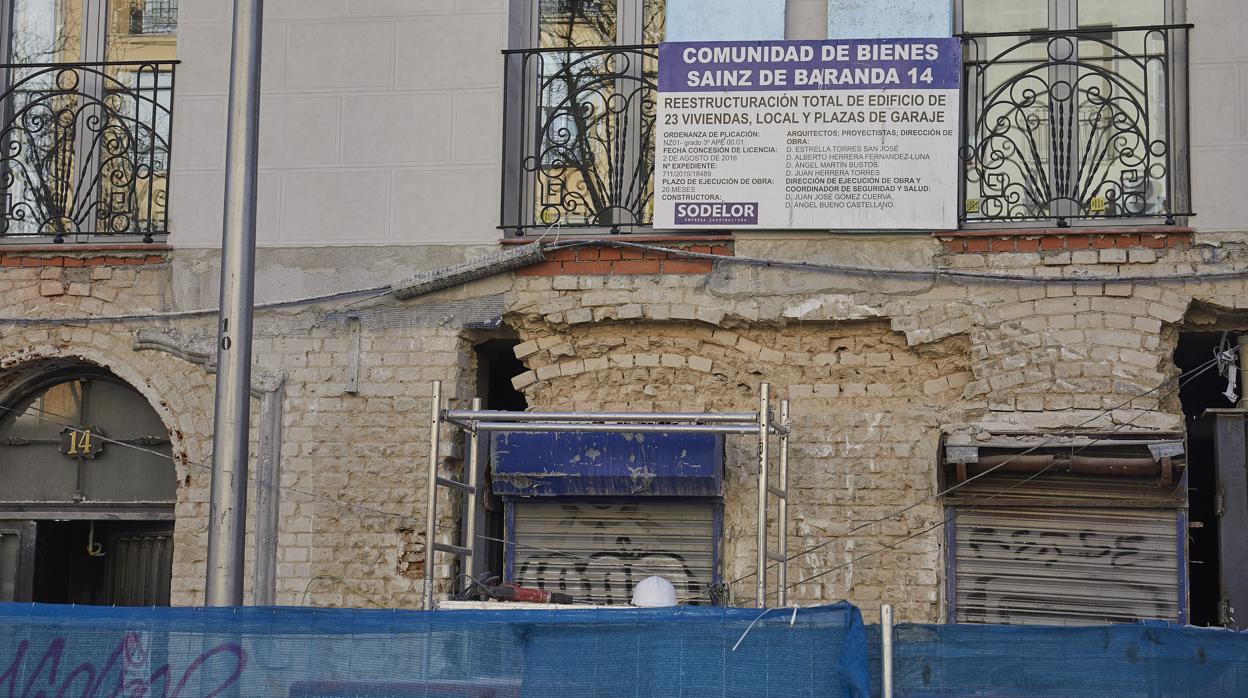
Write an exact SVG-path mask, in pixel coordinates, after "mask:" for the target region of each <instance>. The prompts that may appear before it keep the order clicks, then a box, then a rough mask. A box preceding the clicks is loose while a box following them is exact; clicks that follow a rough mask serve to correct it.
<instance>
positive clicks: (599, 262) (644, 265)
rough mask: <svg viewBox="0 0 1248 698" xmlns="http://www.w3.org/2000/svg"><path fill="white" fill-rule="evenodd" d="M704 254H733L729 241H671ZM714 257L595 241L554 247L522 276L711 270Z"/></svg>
mask: <svg viewBox="0 0 1248 698" xmlns="http://www.w3.org/2000/svg"><path fill="white" fill-rule="evenodd" d="M668 246H669V247H678V248H680V249H685V250H688V251H690V252H700V253H702V254H714V255H731V254H732V246H731V245H730V244H729V243H715V244H706V245H697V244H687V245H668ZM711 266H712V263H711V260H708V259H690V258H688V257H683V256H680V255H678V254H677V255H673V254H667V253H664V252H657V251H653V250H639V249H635V248H627V247H606V246H598V245H592V244H591V246H588V247H575V248H568V249H560V250H554V251H552V252H550V253H549V254H547V255H546V261H545V262H542V263H539V264H534V265H532V266H529V267H525V268H523V269H521V270H519V271H517V272H516V273H517V274H518V275H519V276H560V275H604V276H606V275H633V274H707V273H710V271H711Z"/></svg>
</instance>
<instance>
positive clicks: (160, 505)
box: [0, 365, 177, 606]
mask: <svg viewBox="0 0 1248 698" xmlns="http://www.w3.org/2000/svg"><path fill="white" fill-rule="evenodd" d="M7 394H8V395H9V396H10V398H9V399H6V400H4V401H3V402H2V403H0V406H2V407H3V409H0V601H36V602H42V603H80V604H102V605H119V606H121V605H144V606H148V605H168V604H169V582H170V572H171V568H172V562H173V518H174V509H173V507H174V503H175V501H176V499H177V475H176V470H175V468H174V465H173V461H172V460H171V458H170V453H171V449H170V444H169V435H168V430H167V429H166V428H165V425H164V423H163V422H162V421H161V419H160V417H159V415H157V414H156V411H155V410H154V409H152V406H151V405H150V404H149V403H148V402H147V400H146V399H145V398H144V397H143V396H142V395H141V394H139V392H138V391H136V390H135V389H134V388H132V387H131V386H130V385H128V384H126V383H125V382H124V381H122V380H121V379H119V378H117V377H116V376H114V375H113V374H111V373H109V372H108V371H105V370H103V369H101V368H98V367H95V366H84V365H71V366H66V365H62V366H60V367H57V368H54V369H51V370H47V369H46V368H45V370H40V371H37V372H34V373H33V375H31V376H29V377H26V378H24V379H21V380H19V381H17V383H16V384H15V385H14V386H13V387H12V388H11V389H10V390H8V391H7Z"/></svg>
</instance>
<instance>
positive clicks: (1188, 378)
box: [785, 362, 1213, 590]
mask: <svg viewBox="0 0 1248 698" xmlns="http://www.w3.org/2000/svg"><path fill="white" fill-rule="evenodd" d="M1212 367H1213V362H1206V363H1205V364H1204V365H1203V367H1202V368H1199V369H1196V370H1195V371H1194V372H1192V373H1191V374H1189V375H1188V376H1186V377H1185V378H1183V379H1182V380H1180V382H1179V384H1178V385H1176V386H1175V387H1174V389H1173V390H1171V391H1169V392H1167V393H1166V394H1164V395H1162V396H1161V397H1159V398H1157V404H1158V405H1160V404H1161V403H1162V401H1164V400H1165V399H1167V398H1168V397H1170V396H1171V395H1174V394H1175V393H1177V392H1178V391H1179V390H1180V389H1181V388H1183V386H1185V385H1187V384H1188V383H1189V382H1190V381H1192V380H1194V379H1196V378H1197V377H1198V376H1200V375H1201V374H1203V373H1204V372H1205V371H1208V370H1210V369H1211V368H1212ZM1171 380H1173V379H1171ZM1167 382H1169V381H1167ZM1163 385H1164V384H1163ZM1154 390H1156V388H1154ZM1150 392H1152V391H1150ZM1144 414H1145V413H1144V412H1143V411H1141V412H1140V413H1139V414H1137V415H1136V416H1134V417H1132V418H1131V419H1130V420H1128V421H1126V422H1124V423H1123V424H1121V425H1119V426H1118V427H1116V428H1115V429H1114V431H1118V430H1119V429H1121V428H1123V427H1126V426H1130V425H1131V424H1133V423H1134V422H1135V420H1137V419H1139V418H1140V417H1141V416H1143V415H1144ZM1084 424H1087V422H1084ZM1093 443H1096V441H1092V442H1090V443H1088V444H1085V445H1083V446H1080V447H1079V448H1078V449H1074V450H1072V451H1071V455H1074V454H1077V453H1079V452H1081V451H1083V450H1084V449H1086V448H1088V447H1090V446H1091V445H1092V444H1093ZM1019 455H1022V454H1019ZM1016 457H1017V456H1016ZM1007 462H1008V461H1007ZM1052 467H1053V464H1049V465H1047V466H1045V467H1044V468H1043V469H1041V470H1039V471H1037V472H1035V473H1034V474H1032V475H1031V476H1029V477H1027V478H1025V479H1023V480H1021V481H1019V482H1016V483H1014V484H1013V485H1010V486H1009V487H1006V488H1005V489H1003V490H1001V491H999V492H995V493H993V494H992V495H990V496H988V497H985V498H984V499H981V500H979V501H977V502H976V505H979V506H982V505H983V504H984V503H986V502H988V501H991V500H993V499H995V498H997V497H999V496H1001V495H1003V494H1005V493H1007V492H1009V491H1010V490H1012V489H1014V488H1016V487H1019V486H1021V485H1023V484H1026V483H1028V482H1030V481H1032V480H1034V479H1036V478H1037V477H1040V476H1041V475H1043V474H1044V473H1046V472H1048V471H1049V470H1050V469H1051V468H1052ZM968 511H977V509H975V508H974V507H967V508H961V507H959V508H958V509H957V510H955V511H954V513H953V514H951V515H949V516H947V517H945V518H944V519H942V520H940V521H938V522H936V523H935V524H933V525H931V526H928V527H927V528H924V529H922V530H920V531H917V532H915V533H912V534H910V535H908V536H906V537H904V538H902V539H900V540H897V541H894V542H892V543H888V544H885V545H883V546H881V547H880V548H878V549H876V550H872V551H870V552H867V553H864V554H862V555H859V556H857V557H854V558H852V559H850V560H848V561H846V562H843V563H840V564H838V565H835V566H833V567H830V568H828V569H826V570H822V571H820V572H816V573H815V574H812V575H810V576H808V577H805V578H804V579H800V580H798V581H796V582H793V583H792V584H789V585H788V586H787V587H785V589H786V590H787V589H792V588H793V587H796V586H798V585H799V584H805V583H807V582H810V581H812V580H815V579H818V578H819V577H823V576H825V575H828V574H831V573H833V572H836V571H837V570H841V569H844V568H846V567H848V566H850V565H852V564H854V563H855V562H858V561H860V560H864V559H866V558H869V557H872V556H874V555H879V554H881V553H885V552H888V551H889V550H894V549H896V548H897V547H898V546H900V545H901V544H902V543H905V542H907V541H910V540H913V539H915V538H918V537H919V536H921V535H924V534H926V533H930V532H931V531H934V530H936V529H937V528H940V527H941V526H944V525H945V524H948V523H951V522H953V521H954V520H956V519H957V518H958V516H959V515H961V514H963V513H966V512H968ZM845 537H846V536H844V535H842V536H840V537H839V538H845Z"/></svg>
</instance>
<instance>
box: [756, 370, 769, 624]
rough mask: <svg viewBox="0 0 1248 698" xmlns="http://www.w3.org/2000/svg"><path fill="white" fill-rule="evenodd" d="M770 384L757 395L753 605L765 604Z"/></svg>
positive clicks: (761, 605) (765, 385)
mask: <svg viewBox="0 0 1248 698" xmlns="http://www.w3.org/2000/svg"><path fill="white" fill-rule="evenodd" d="M770 412H771V384H770V383H763V384H762V385H761V386H759V397H758V571H757V576H758V584H757V586H756V587H755V592H754V605H755V606H757V607H758V608H763V607H764V606H766V605H767V452H768V451H769V450H770V448H769V446H770V438H769V436H770V435H769V430H770V429H771V419H770V414H769V413H770Z"/></svg>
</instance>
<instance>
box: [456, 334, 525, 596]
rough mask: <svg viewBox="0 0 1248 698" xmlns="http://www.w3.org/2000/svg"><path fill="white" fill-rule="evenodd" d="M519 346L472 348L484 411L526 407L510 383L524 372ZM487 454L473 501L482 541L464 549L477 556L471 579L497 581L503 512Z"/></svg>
mask: <svg viewBox="0 0 1248 698" xmlns="http://www.w3.org/2000/svg"><path fill="white" fill-rule="evenodd" d="M519 343H520V340H518V339H512V338H506V339H488V340H485V341H483V342H480V343H479V344H477V345H476V346H475V347H474V348H475V350H476V355H477V396H478V397H480V398H481V405H482V407H484V408H485V409H487V410H507V411H513V412H522V411H524V410H526V409H528V407H529V403H528V401H527V400H526V399H525V397H524V393H522V392H520V391H519V390H516V388H515V386H513V385H512V383H511V379H512V378H515V377H516V376H518V375H520V374H521V373H524V372H525V371H527V370H528V368H527V367H526V366H525V365H524V362H523V361H521V360H520V359H517V358H516V352H515V347H516V345H517V344H519ZM489 451H490V447H489V445H488V444H487V445H486V446H485V454H483V455H484V456H485V457H483V458H481V461H480V463H481V468H482V470H483V471H484V472H482V473H480V477H479V478H478V480H477V481H478V482H480V483H483V484H482V487H481V495H480V497H479V498H478V499H477V502H478V505H477V506H478V509H477V521H478V522H480V523H479V524H478V526H479V529H478V530H480V531H481V535H483V536H486V538H483V539H481V540H478V541H473V542H471V543H464V545H470V546H472V547H473V549H474V550H476V551H478V554H479V555H480V558H479V561H477V562H476V563H474V564H473V570H474V575H475V576H478V577H479V576H480V574H481V573H483V572H489V573H490V574H494V575H498V576H499V577H500V578H501V576H502V574H503V561H504V559H505V557H504V555H503V543H502V540H503V534H504V530H503V519H504V516H503V513H504V509H503V501H502V499H501V498H500V497H499V496H498V495H496V494H494V491H493V488H492V486H491V480H490V473H492V472H493V469H492V468H491V467H490V459H489Z"/></svg>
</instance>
